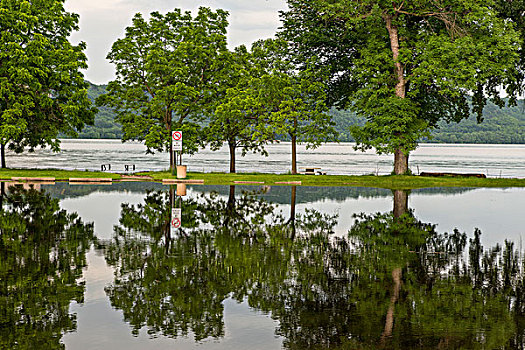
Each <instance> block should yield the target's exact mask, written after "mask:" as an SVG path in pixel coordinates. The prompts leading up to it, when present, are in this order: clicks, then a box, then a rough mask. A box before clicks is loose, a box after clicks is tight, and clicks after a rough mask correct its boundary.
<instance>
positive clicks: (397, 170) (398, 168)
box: [383, 15, 408, 175]
mask: <svg viewBox="0 0 525 350" xmlns="http://www.w3.org/2000/svg"><path fill="white" fill-rule="evenodd" d="M383 19H384V20H385V24H386V29H387V30H388V36H389V37H390V47H391V48H392V58H393V59H394V74H395V77H396V80H397V84H396V97H399V98H406V84H407V82H406V79H405V67H404V65H403V63H402V62H399V32H398V28H397V27H396V26H395V25H394V24H393V23H392V20H393V16H392V15H384V17H383ZM397 136H398V137H402V135H397ZM407 172H408V153H406V154H405V153H404V152H403V150H402V148H401V147H398V148H397V149H396V150H395V152H394V174H396V175H403V174H406V173H407Z"/></svg>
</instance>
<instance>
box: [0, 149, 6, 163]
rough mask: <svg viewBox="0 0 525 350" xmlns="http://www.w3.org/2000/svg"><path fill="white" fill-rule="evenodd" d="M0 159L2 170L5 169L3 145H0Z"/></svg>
mask: <svg viewBox="0 0 525 350" xmlns="http://www.w3.org/2000/svg"><path fill="white" fill-rule="evenodd" d="M0 158H1V159H2V161H1V162H2V169H5V168H6V166H5V144H4V143H2V145H1V146H0Z"/></svg>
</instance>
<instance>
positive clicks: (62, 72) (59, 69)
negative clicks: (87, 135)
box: [0, 0, 96, 152]
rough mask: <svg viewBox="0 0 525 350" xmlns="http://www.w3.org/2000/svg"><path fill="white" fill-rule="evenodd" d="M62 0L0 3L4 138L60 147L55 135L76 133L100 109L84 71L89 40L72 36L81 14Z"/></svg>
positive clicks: (21, 144)
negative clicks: (69, 9) (71, 39)
mask: <svg viewBox="0 0 525 350" xmlns="http://www.w3.org/2000/svg"><path fill="white" fill-rule="evenodd" d="M63 3H64V1H63V0H59V1H55V0H39V1H31V2H29V1H19V0H6V1H2V3H1V5H0V26H1V28H2V32H1V38H0V113H1V115H0V143H1V144H2V147H3V146H5V145H8V146H9V148H11V149H13V150H14V151H16V152H22V151H24V148H25V147H28V148H29V150H33V149H34V148H35V147H38V146H41V147H45V146H51V148H52V149H53V150H55V151H57V150H58V148H59V141H58V140H57V135H58V134H59V133H63V134H66V135H71V136H75V135H76V134H77V131H78V130H80V129H82V127H83V126H84V124H91V123H93V117H94V114H95V112H96V109H95V108H93V107H92V106H91V102H90V101H89V99H88V97H87V91H86V88H87V86H88V85H87V83H86V82H85V81H84V77H83V75H82V73H81V72H80V70H81V69H85V68H87V64H86V60H87V59H86V56H85V55H84V53H83V50H84V49H85V44H84V43H80V44H79V45H77V46H74V45H72V44H71V43H70V42H69V41H68V37H69V35H70V34H71V32H72V31H73V30H77V29H78V26H77V23H78V15H76V14H72V13H68V12H66V11H65V10H64V7H63Z"/></svg>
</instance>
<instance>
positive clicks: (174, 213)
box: [171, 208, 182, 235]
mask: <svg viewBox="0 0 525 350" xmlns="http://www.w3.org/2000/svg"><path fill="white" fill-rule="evenodd" d="M181 226H182V209H180V208H171V234H172V235H176V234H177V230H178V229H179V228H181Z"/></svg>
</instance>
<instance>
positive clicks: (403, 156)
mask: <svg viewBox="0 0 525 350" xmlns="http://www.w3.org/2000/svg"><path fill="white" fill-rule="evenodd" d="M407 173H408V153H405V152H403V151H402V150H401V149H399V148H398V149H396V151H395V152H394V174H396V175H404V174H407Z"/></svg>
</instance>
